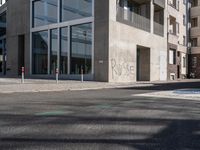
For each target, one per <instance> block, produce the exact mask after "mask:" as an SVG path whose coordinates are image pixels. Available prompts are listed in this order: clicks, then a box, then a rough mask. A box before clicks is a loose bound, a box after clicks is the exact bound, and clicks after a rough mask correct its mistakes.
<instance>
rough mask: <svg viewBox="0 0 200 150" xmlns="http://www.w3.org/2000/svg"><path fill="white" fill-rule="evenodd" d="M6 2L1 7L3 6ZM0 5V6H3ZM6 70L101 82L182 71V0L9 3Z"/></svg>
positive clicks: (23, 0) (185, 18)
mask: <svg viewBox="0 0 200 150" xmlns="http://www.w3.org/2000/svg"><path fill="white" fill-rule="evenodd" d="M3 6H4V5H3ZM3 6H1V7H0V10H1V9H2V7H3ZM5 6H6V8H7V9H6V10H7V11H6V21H7V26H6V29H7V33H6V43H7V46H6V49H7V53H6V54H7V59H6V62H7V63H6V68H7V69H6V74H7V75H20V72H21V67H22V66H25V70H26V75H29V76H33V77H48V78H49V77H54V76H55V70H56V68H58V69H59V73H60V77H61V78H66V79H79V78H80V74H81V72H83V73H84V78H85V79H88V80H96V81H106V82H135V81H156V80H167V79H177V78H185V77H186V75H187V50H188V49H187V46H188V45H187V43H188V40H187V39H188V37H189V36H188V32H187V31H188V13H187V11H188V10H189V9H188V8H189V7H188V1H187V0H183V1H178V0H73V1H72V0H15V1H14V2H13V1H12V0H9V1H8V2H7V3H6V5H5Z"/></svg>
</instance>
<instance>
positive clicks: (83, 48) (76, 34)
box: [71, 23, 92, 74]
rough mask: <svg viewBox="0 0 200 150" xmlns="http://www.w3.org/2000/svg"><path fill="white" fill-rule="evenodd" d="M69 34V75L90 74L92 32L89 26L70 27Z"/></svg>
mask: <svg viewBox="0 0 200 150" xmlns="http://www.w3.org/2000/svg"><path fill="white" fill-rule="evenodd" d="M71 30H72V32H71V34H72V35H71V38H72V39H71V45H72V48H71V74H80V73H81V69H83V71H84V74H90V73H91V59H92V56H91V49H92V38H91V37H92V35H91V34H92V31H91V24H90V23H89V24H84V25H77V26H73V27H72V29H71Z"/></svg>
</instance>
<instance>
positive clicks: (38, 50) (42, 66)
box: [33, 31, 48, 74]
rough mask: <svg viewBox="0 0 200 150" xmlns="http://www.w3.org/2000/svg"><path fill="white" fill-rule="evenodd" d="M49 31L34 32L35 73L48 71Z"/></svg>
mask: <svg viewBox="0 0 200 150" xmlns="http://www.w3.org/2000/svg"><path fill="white" fill-rule="evenodd" d="M47 41H48V32H47V31H42V32H36V33H34V34H33V74H47V73H48V69H47V67H48V65H47V64H48V43H47Z"/></svg>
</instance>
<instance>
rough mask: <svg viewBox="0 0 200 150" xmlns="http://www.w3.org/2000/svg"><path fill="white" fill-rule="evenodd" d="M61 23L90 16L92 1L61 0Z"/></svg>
mask: <svg viewBox="0 0 200 150" xmlns="http://www.w3.org/2000/svg"><path fill="white" fill-rule="evenodd" d="M61 14H62V17H61V21H69V20H74V19H81V18H85V17H90V16H92V0H62V9H61Z"/></svg>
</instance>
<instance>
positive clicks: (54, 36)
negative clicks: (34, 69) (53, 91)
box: [50, 29, 58, 74]
mask: <svg viewBox="0 0 200 150" xmlns="http://www.w3.org/2000/svg"><path fill="white" fill-rule="evenodd" d="M50 48H51V50H50V52H51V53H50V54H51V55H50V60H51V72H50V73H51V74H55V73H56V68H57V67H58V29H53V30H51V47H50Z"/></svg>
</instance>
